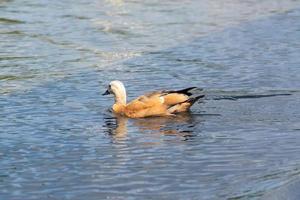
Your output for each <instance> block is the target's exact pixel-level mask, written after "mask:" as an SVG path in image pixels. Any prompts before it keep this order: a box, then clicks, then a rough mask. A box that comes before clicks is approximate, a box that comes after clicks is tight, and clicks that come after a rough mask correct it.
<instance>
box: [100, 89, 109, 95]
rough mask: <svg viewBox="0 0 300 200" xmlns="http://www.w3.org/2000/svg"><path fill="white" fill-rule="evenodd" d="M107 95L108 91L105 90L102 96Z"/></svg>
mask: <svg viewBox="0 0 300 200" xmlns="http://www.w3.org/2000/svg"><path fill="white" fill-rule="evenodd" d="M109 94H110V92H109V91H108V90H106V91H105V92H104V93H103V94H102V95H103V96H104V95H109Z"/></svg>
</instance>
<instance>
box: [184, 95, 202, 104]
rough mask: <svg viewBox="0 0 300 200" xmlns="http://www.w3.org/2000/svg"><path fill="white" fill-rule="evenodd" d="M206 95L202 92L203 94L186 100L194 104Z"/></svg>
mask: <svg viewBox="0 0 300 200" xmlns="http://www.w3.org/2000/svg"><path fill="white" fill-rule="evenodd" d="M204 96H205V95H204V94H202V95H199V96H196V97H191V98H189V99H188V100H186V102H188V103H191V105H193V104H194V103H195V102H196V101H198V100H199V99H201V98H203V97H204Z"/></svg>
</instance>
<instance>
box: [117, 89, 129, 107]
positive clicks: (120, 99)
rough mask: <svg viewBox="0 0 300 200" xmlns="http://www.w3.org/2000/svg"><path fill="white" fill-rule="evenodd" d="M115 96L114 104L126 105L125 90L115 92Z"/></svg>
mask: <svg viewBox="0 0 300 200" xmlns="http://www.w3.org/2000/svg"><path fill="white" fill-rule="evenodd" d="M114 96H115V104H119V105H124V106H125V105H126V91H125V90H124V91H120V92H116V93H115V94H114Z"/></svg>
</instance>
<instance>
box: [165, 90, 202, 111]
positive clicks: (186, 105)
mask: <svg viewBox="0 0 300 200" xmlns="http://www.w3.org/2000/svg"><path fill="white" fill-rule="evenodd" d="M202 91H203V89H201V88H197V87H190V88H186V89H183V90H177V91H171V93H179V94H185V95H187V96H188V97H189V98H188V99H187V100H185V101H183V102H179V103H177V104H175V105H173V106H172V107H170V108H169V109H168V111H169V112H170V113H171V114H175V113H179V112H186V111H188V110H189V109H190V107H191V106H192V105H193V104H194V103H195V102H197V101H198V100H199V99H201V98H203V97H204V96H205V95H204V94H203V93H202Z"/></svg>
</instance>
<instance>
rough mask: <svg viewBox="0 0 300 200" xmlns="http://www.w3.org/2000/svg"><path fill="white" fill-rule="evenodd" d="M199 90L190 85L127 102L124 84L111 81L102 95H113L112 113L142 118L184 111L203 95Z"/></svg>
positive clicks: (170, 114) (149, 94)
mask: <svg viewBox="0 0 300 200" xmlns="http://www.w3.org/2000/svg"><path fill="white" fill-rule="evenodd" d="M201 90H202V89H200V88H197V87H190V88H186V89H183V90H169V91H168V90H163V91H156V92H151V93H147V94H145V95H142V96H140V97H138V98H136V99H135V100H133V101H131V102H129V103H127V102H126V90H125V87H124V84H123V83H122V82H121V81H112V82H110V84H109V86H108V89H107V90H106V92H105V93H103V95H108V94H113V95H114V98H115V103H114V104H113V106H112V110H113V112H114V113H116V114H120V115H123V116H126V117H129V118H142V117H152V116H172V115H175V114H177V113H180V112H186V111H188V110H189V109H190V107H191V106H192V105H193V104H194V103H195V102H196V101H198V100H199V99H200V98H203V97H204V95H203V94H199V92H200V91H201Z"/></svg>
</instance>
